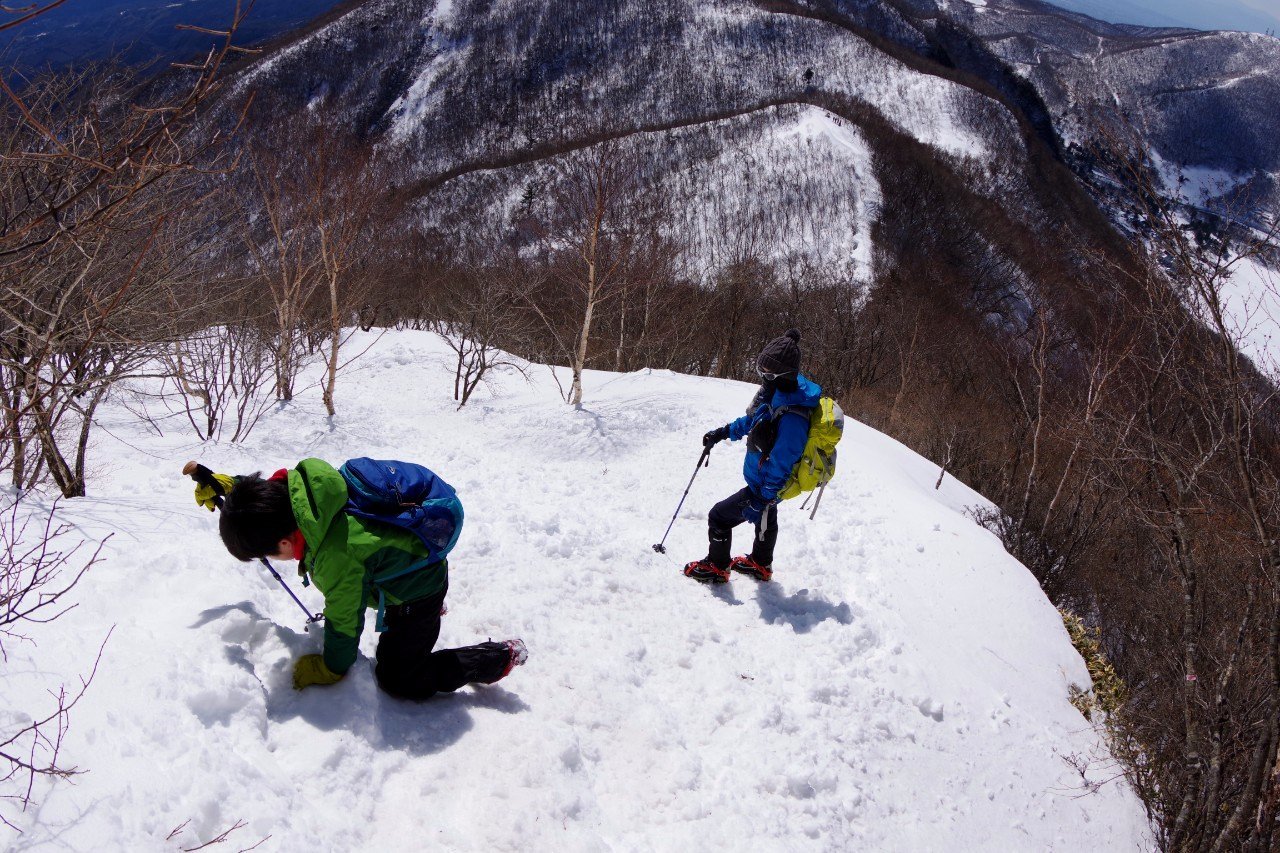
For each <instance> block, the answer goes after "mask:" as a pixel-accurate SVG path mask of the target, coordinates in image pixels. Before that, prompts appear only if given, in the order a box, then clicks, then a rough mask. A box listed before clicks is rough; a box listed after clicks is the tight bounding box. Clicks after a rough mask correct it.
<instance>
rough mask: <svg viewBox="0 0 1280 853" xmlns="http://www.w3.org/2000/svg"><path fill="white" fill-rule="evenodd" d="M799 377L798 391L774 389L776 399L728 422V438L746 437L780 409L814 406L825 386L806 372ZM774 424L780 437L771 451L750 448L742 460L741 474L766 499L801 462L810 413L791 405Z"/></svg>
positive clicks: (784, 482) (785, 480)
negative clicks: (809, 377) (805, 374)
mask: <svg viewBox="0 0 1280 853" xmlns="http://www.w3.org/2000/svg"><path fill="white" fill-rule="evenodd" d="M798 380H799V382H798V384H799V387H798V388H797V389H796V390H795V391H775V392H774V393H773V398H772V399H771V400H769V401H768V402H767V403H765V404H764V405H761V406H758V407H757V408H756V410H755V411H754V412H748V413H747V414H745V415H743V416H742V417H740V418H738V419H737V420H736V421H734V422H733V423H731V424H729V438H731V439H733V440H734V441H737V440H738V439H740V438H745V437H746V436H747V435H748V434H749V433H750V432H751V430H752V429H753V428H754V427H756V426H757V425H759V424H764V423H765V422H767V421H771V420H773V419H774V413H775V412H777V411H778V410H779V409H782V408H787V407H798V408H800V409H802V410H810V409H813V408H815V407H816V406H817V405H818V399H819V398H820V397H821V396H822V388H821V387H820V386H819V385H818V383H816V382H813V381H812V380H810V379H807V378H806V377H805V376H804V374H800V375H799V377H798ZM774 426H776V427H777V431H778V437H777V439H776V440H775V441H774V442H773V447H772V450H770V449H769V448H765V449H764V452H763V453H762V452H761V451H760V450H757V449H748V450H747V458H746V459H745V460H744V461H743V463H742V476H743V477H745V478H746V480H747V485H748V486H750V487H751V491H753V492H755V493H756V495H758V496H759V497H761V498H763V499H764V500H766V501H772V500H774V499H775V498H777V496H778V490H779V489H781V488H782V487H783V486H784V485H785V484H786V482H787V478H788V477H790V476H791V469H792V468H794V467H795V465H796V463H797V462H799V461H800V455H801V454H802V453H803V452H804V445H805V442H807V441H808V440H809V412H808V411H796V409H795V408H791V409H790V410H789V411H786V412H783V413H782V415H781V416H779V417H778V418H777V423H776V424H774Z"/></svg>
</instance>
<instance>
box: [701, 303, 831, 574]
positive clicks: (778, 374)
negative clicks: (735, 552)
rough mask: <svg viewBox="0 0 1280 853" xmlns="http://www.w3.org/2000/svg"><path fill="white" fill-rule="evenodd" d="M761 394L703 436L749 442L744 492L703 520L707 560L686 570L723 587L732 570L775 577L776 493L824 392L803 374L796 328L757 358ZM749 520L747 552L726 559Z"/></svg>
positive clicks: (707, 443)
mask: <svg viewBox="0 0 1280 853" xmlns="http://www.w3.org/2000/svg"><path fill="white" fill-rule="evenodd" d="M756 372H757V373H758V374H760V380H761V384H760V390H759V391H757V392H756V396H755V399H753V400H752V401H751V405H750V406H749V407H748V408H747V413H746V414H745V415H743V416H742V417H740V418H738V419H737V420H736V421H734V422H733V423H731V424H728V425H727V426H722V427H719V428H717V429H713V430H711V432H709V433H707V434H706V435H704V436H703V437H702V444H703V446H704V447H713V446H715V444H717V443H718V442H720V441H723V440H724V439H726V438H728V439H731V440H733V441H737V440H738V439H740V438H743V437H745V438H746V439H747V458H746V461H744V462H743V464H742V474H743V476H744V477H745V478H746V481H747V485H746V488H744V489H742V490H740V491H738V492H735V493H734V494H732V495H730V496H729V497H727V498H725V499H724V500H722V501H720V503H718V504H716V505H715V506H713V507H712V508H711V512H710V513H709V514H708V516H707V521H708V525H707V536H708V538H709V539H710V546H709V548H708V550H707V556H706V557H705V558H703V559H701V560H695V561H693V562H692V563H689V564H688V565H686V566H685V567H684V573H685V576H686V577H691V578H693V579H694V580H697V581H702V582H704V583H724V582H726V581H727V580H729V570H730V569H732V570H734V571H737V572H742V573H743V574H748V575H751V576H752V577H754V578H756V579H757V580H761V581H767V580H769V579H770V578H772V577H773V546H774V543H775V542H777V541H778V506H777V502H778V493H779V491H781V490H782V488H783V486H784V485H785V484H786V483H787V481H788V479H789V478H790V477H791V472H792V469H793V468H794V467H795V466H796V463H797V462H799V461H800V457H801V455H802V454H803V452H804V448H805V443H806V441H807V440H808V438H809V422H810V421H809V419H810V415H811V414H812V412H813V410H814V409H815V408H817V407H818V405H819V400H820V398H821V397H822V389H821V388H820V387H819V386H818V385H817V384H816V383H815V382H812V381H810V380H809V379H806V378H805V377H804V376H803V375H802V374H801V373H800V331H799V330H798V329H791V330H790V331H788V332H787V333H786V334H785V335H783V336H782V337H780V338H774V339H773V340H772V341H770V342H769V343H768V345H767V346H765V348H764V350H763V351H762V352H761V353H760V356H759V357H758V358H757V359H756ZM744 521H748V522H750V523H751V524H752V526H753V527H754V528H755V534H756V535H755V539H754V540H753V543H752V546H751V553H750V554H746V555H743V556H740V557H734V558H733V559H732V560H730V559H729V551H730V548H731V542H732V536H733V528H735V527H737V526H738V525H739V524H741V523H742V522H744Z"/></svg>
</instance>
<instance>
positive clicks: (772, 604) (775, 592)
mask: <svg viewBox="0 0 1280 853" xmlns="http://www.w3.org/2000/svg"><path fill="white" fill-rule="evenodd" d="M756 603H758V604H759V605H760V618H761V619H763V620H764V621H766V622H768V623H769V624H771V625H773V624H777V623H779V622H785V623H787V624H789V625H790V626H791V628H792V630H794V631H795V632H796V633H797V634H807V633H809V632H810V631H812V630H813V629H814V627H815V626H816V625H818V624H819V623H822V622H825V621H827V620H828V619H830V620H834V621H836V622H839V623H840V624H841V625H850V624H852V623H853V609H852V608H851V607H849V605H848V604H846V603H844V602H843V601H842V602H840V603H839V604H832V603H831V602H830V601H827V600H826V599H825V598H817V597H814V596H812V595H810V593H809V590H807V589H802V590H800V591H799V592H797V593H795V594H793V595H787V591H786V590H785V589H783V588H782V587H781V586H780V585H779V584H778V583H777V582H776V581H772V582H770V583H762V584H759V585H758V586H757V587H756Z"/></svg>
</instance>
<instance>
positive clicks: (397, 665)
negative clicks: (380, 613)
mask: <svg viewBox="0 0 1280 853" xmlns="http://www.w3.org/2000/svg"><path fill="white" fill-rule="evenodd" d="M446 592H448V589H445V590H442V591H440V592H439V593H437V594H436V595H432V596H428V597H427V598H420V599H418V600H416V601H408V602H405V603H404V604H398V605H389V606H388V607H387V609H386V614H385V616H384V619H383V621H384V623H385V625H386V630H385V631H383V632H382V636H381V637H379V638H378V653H377V659H378V664H377V666H376V667H375V668H374V674H375V675H376V676H377V678H378V686H380V687H381V688H382V689H383V690H385V691H387V692H388V693H390V694H391V695H392V696H399V697H401V698H402V699H429V698H430V697H432V696H434V695H435V694H436V693H441V692H444V693H451V692H453V691H454V690H457V689H458V688H459V687H461V686H463V685H464V684H471V683H474V682H479V683H483V684H488V683H490V682H493V681H496V680H497V679H498V678H499V677H500V676H501V675H502V671H503V670H504V669H506V667H507V663H508V660H509V659H510V653H509V651H508V650H507V646H506V644H505V643H494V642H488V643H480V644H479V645H476V646H467V647H465V648H461V649H441V650H440V651H438V652H435V651H432V649H433V648H435V645H436V640H438V639H440V606H441V605H442V604H444V596H445V593H446Z"/></svg>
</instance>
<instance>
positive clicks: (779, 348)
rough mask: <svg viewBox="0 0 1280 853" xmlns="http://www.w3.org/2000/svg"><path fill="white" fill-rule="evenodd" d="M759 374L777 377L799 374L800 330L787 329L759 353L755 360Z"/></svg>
mask: <svg viewBox="0 0 1280 853" xmlns="http://www.w3.org/2000/svg"><path fill="white" fill-rule="evenodd" d="M756 370H757V371H759V372H760V373H776V374H778V375H779V376H795V375H796V374H798V373H799V372H800V330H799V329H789V330H787V333H786V334H785V335H783V336H782V337H780V338H774V339H773V340H771V341H769V343H768V344H766V345H765V348H764V349H763V350H761V351H760V357H759V358H757V359H756Z"/></svg>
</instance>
